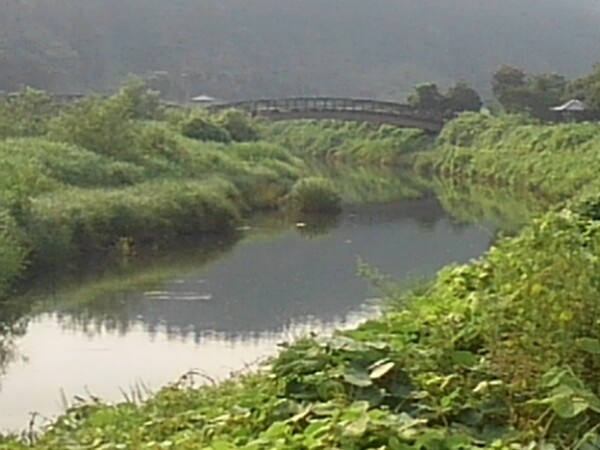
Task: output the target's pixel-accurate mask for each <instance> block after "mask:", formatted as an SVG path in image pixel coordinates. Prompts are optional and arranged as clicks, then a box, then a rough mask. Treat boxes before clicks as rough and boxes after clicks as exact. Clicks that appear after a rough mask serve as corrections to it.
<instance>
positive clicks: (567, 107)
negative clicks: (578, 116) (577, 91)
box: [550, 99, 587, 112]
mask: <svg viewBox="0 0 600 450" xmlns="http://www.w3.org/2000/svg"><path fill="white" fill-rule="evenodd" d="M550 110H551V111H556V112H583V111H586V110H587V108H586V106H585V103H583V102H582V101H581V100H576V99H573V100H569V101H568V102H567V103H565V104H564V105H560V106H555V107H554V108H550Z"/></svg>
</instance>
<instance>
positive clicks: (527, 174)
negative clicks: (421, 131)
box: [416, 114, 600, 202]
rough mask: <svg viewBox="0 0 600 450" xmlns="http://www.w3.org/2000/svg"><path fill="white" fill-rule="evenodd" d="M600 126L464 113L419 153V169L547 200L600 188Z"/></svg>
mask: <svg viewBox="0 0 600 450" xmlns="http://www.w3.org/2000/svg"><path fill="white" fill-rule="evenodd" d="M598 148H600V125H599V124H597V123H580V124H577V123H569V124H561V125H544V124H539V123H537V122H535V121H533V120H531V119H527V118H524V117H521V116H504V117H494V116H491V115H486V114H464V115H463V116H461V118H459V119H457V120H455V121H453V122H451V123H450V124H448V126H446V128H445V129H444V130H443V132H442V134H441V136H440V137H439V141H438V146H437V149H436V150H435V151H432V152H427V153H424V154H420V155H419V156H418V157H417V164H416V166H417V170H419V171H421V172H422V173H428V174H432V173H433V174H438V175H441V176H442V177H446V178H447V177H452V178H459V179H461V180H472V181H475V182H478V183H487V184H492V185H493V184H497V185H505V186H511V187H513V188H519V189H526V190H530V191H534V192H536V193H538V194H540V195H542V196H544V197H545V198H547V199H548V200H549V201H552V202H558V201H562V200H567V199H570V198H571V197H573V196H574V195H578V194H581V193H582V191H587V192H591V193H596V192H599V191H600V179H599V178H598V176H597V173H598V168H600V153H599V152H598Z"/></svg>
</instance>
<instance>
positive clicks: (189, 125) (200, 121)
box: [181, 116, 231, 143]
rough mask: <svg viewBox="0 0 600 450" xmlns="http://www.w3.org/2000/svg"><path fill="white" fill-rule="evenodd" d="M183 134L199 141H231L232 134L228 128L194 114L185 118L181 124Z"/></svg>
mask: <svg viewBox="0 0 600 450" xmlns="http://www.w3.org/2000/svg"><path fill="white" fill-rule="evenodd" d="M181 134H183V135H184V136H185V137H188V138H190V139H197V140H199V141H214V142H223V143H228V142H231V135H230V134H229V132H228V131H227V129H225V128H224V127H221V126H219V125H216V124H214V123H212V122H209V121H208V120H207V119H206V118H204V117H199V116H192V117H189V118H188V119H187V120H185V121H184V122H183V123H182V126H181Z"/></svg>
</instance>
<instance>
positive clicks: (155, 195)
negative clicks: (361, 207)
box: [0, 84, 424, 298]
mask: <svg viewBox="0 0 600 450" xmlns="http://www.w3.org/2000/svg"><path fill="white" fill-rule="evenodd" d="M284 129H285V130H287V131H285V132H284V130H282V129H279V128H276V126H271V125H267V124H266V123H261V122H258V121H254V120H252V119H251V118H249V117H248V116H246V115H244V114H242V113H241V112H233V111H226V112H223V113H221V114H219V115H215V116H211V115H207V113H206V112H204V111H202V110H165V109H163V108H162V107H161V106H160V104H159V103H158V101H157V99H156V98H155V97H153V96H152V94H149V93H147V92H146V91H145V90H143V89H142V88H141V87H140V86H138V85H135V84H133V85H130V86H127V87H125V88H124V89H123V90H122V91H121V92H120V93H119V94H118V95H115V96H113V97H111V98H108V99H100V98H88V99H84V100H82V101H81V102H78V103H76V104H74V105H71V106H69V107H66V108H65V107H64V106H62V107H59V106H57V105H54V104H53V103H52V101H51V100H50V98H49V97H47V96H45V95H44V94H43V93H39V92H35V91H25V92H24V93H23V95H22V96H20V97H16V98H15V99H12V100H4V101H3V103H1V104H0V158H1V159H2V161H3V164H2V166H1V168H0V298H2V297H6V296H8V295H9V293H10V292H11V290H12V289H13V288H15V287H16V286H18V282H19V280H22V279H24V278H31V277H34V276H36V274H39V273H42V272H48V271H51V270H54V268H57V267H58V268H61V270H62V268H63V267H65V266H69V265H73V264H74V265H77V264H79V263H80V262H81V261H83V260H86V259H89V258H90V257H91V256H94V255H96V254H106V253H109V252H113V253H114V252H117V253H119V252H120V253H123V254H125V255H126V254H127V253H128V252H132V251H135V248H139V247H144V246H157V245H166V244H167V243H168V242H171V241H172V240H173V239H178V238H180V237H186V236H191V235H196V236H198V235H202V236H205V235H210V234H213V235H226V234H230V233H231V232H232V231H233V230H234V229H235V228H236V226H238V225H239V224H240V221H241V218H242V217H244V216H247V215H248V214H251V213H253V212H257V211H261V210H273V209H278V208H281V207H282V206H285V203H286V199H287V198H288V194H290V193H291V194H292V195H290V196H289V198H290V199H292V200H294V199H296V200H297V198H299V197H298V192H299V191H298V189H296V190H294V184H295V183H296V182H300V181H301V179H303V178H307V177H314V176H318V175H320V174H321V170H320V169H316V168H315V167H314V165H313V164H312V161H317V160H319V159H324V157H325V155H324V154H319V155H317V154H315V150H314V149H315V148H317V147H318V148H319V149H321V151H323V152H327V154H328V155H329V156H335V155H343V157H344V159H353V160H355V161H358V160H359V159H358V158H359V156H360V155H355V154H353V153H352V152H349V151H348V148H346V147H344V148H339V146H340V145H343V144H344V143H346V144H348V143H349V142H352V148H362V146H364V145H365V144H366V143H369V145H371V146H372V148H375V149H376V148H378V147H377V145H374V144H373V143H380V144H381V148H384V149H385V152H384V154H385V155H388V157H389V155H391V154H392V152H391V150H390V149H392V148H400V147H406V148H408V147H410V148H411V151H415V149H416V148H417V144H419V145H420V142H421V141H422V139H424V137H423V135H422V133H418V132H414V131H402V130H400V131H398V130H396V131H393V130H389V129H383V130H380V131H376V130H373V129H370V128H368V127H364V126H358V125H339V124H331V125H330V126H323V125H320V124H317V123H301V124H295V125H291V126H289V127H288V128H285V127H284ZM301 136H303V137H304V139H305V141H301V140H299V139H300V137H301ZM350 137H352V139H353V140H352V141H350V140H349V139H350ZM307 140H312V141H314V142H315V144H314V146H313V147H312V148H309V147H306V146H305V144H307ZM413 141H414V142H413ZM309 150H310V151H309ZM371 153H372V152H371ZM360 161H361V162H365V161H370V162H375V161H377V162H378V163H381V162H384V161H381V155H380V154H379V153H375V154H364V155H362V156H360ZM303 183H304V182H300V183H299V185H298V187H299V188H304V192H303V194H302V195H303V201H306V202H312V203H313V204H312V205H300V208H301V209H311V208H312V209H315V208H317V209H319V208H321V207H322V205H319V204H318V203H319V202H321V201H325V200H327V201H328V202H329V204H330V205H337V202H338V200H337V197H336V194H335V193H333V192H328V191H331V190H332V187H331V186H329V185H328V184H327V183H323V182H319V180H312V184H310V183H309V184H307V183H304V184H303ZM355 185H356V183H355ZM306 187H308V188H309V189H308V190H307V189H306ZM338 188H342V189H343V188H344V186H343V185H340V186H338ZM403 188H404V186H401V185H400V183H399V187H398V189H403ZM382 189H388V187H387V186H383V187H382ZM368 191H369V190H368V189H367V190H366V192H368ZM350 195H353V196H354V197H357V196H360V195H361V193H360V192H358V191H357V192H355V193H350ZM362 195H364V194H362ZM405 195H406V197H407V198H408V197H416V196H418V195H419V192H418V191H417V190H416V189H413V188H410V187H406V193H405ZM296 203H297V201H296ZM335 208H336V209H337V208H339V206H335Z"/></svg>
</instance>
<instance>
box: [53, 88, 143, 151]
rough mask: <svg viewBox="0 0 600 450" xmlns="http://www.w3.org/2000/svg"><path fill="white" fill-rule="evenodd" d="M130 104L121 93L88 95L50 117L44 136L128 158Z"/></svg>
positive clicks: (131, 129)
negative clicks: (102, 96) (103, 98)
mask: <svg viewBox="0 0 600 450" xmlns="http://www.w3.org/2000/svg"><path fill="white" fill-rule="evenodd" d="M130 108H131V105H130V104H129V100H128V99H127V98H125V97H123V96H120V97H119V96H115V97H111V98H109V99H107V100H102V99H100V98H97V97H89V98H87V99H85V100H83V101H81V102H79V103H77V104H75V105H73V106H72V107H71V108H69V109H68V110H66V111H63V112H62V113H61V114H60V115H59V116H58V117H56V118H54V119H53V120H52V121H51V122H50V124H49V133H48V136H49V137H50V139H52V140H55V141H59V142H67V143H70V144H75V145H77V146H80V147H83V148H85V149H88V150H91V151H93V152H95V153H98V154H102V155H110V156H114V157H117V158H120V159H130V158H131V156H132V155H131V154H132V152H133V151H134V145H133V144H134V142H133V136H134V133H135V129H134V124H133V122H132V120H131V111H130Z"/></svg>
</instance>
